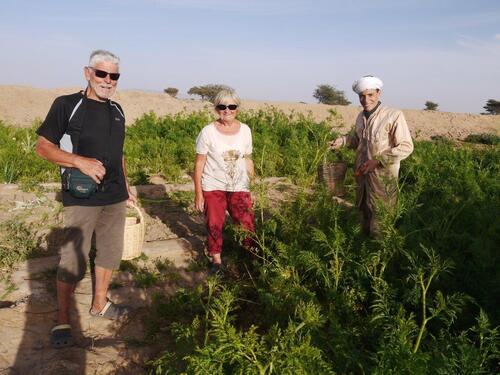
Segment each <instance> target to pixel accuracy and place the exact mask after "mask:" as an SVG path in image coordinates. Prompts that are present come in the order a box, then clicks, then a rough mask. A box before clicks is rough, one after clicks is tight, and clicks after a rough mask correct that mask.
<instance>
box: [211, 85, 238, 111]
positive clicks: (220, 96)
mask: <svg viewBox="0 0 500 375" xmlns="http://www.w3.org/2000/svg"><path fill="white" fill-rule="evenodd" d="M229 101H231V102H233V103H234V104H236V105H237V106H238V107H239V106H240V105H241V99H240V97H239V96H238V94H236V91H234V90H227V89H224V90H221V91H219V92H218V93H217V95H216V96H215V99H214V107H217V106H218V105H219V104H222V103H223V102H226V103H227V102H229ZM231 104H232V103H231Z"/></svg>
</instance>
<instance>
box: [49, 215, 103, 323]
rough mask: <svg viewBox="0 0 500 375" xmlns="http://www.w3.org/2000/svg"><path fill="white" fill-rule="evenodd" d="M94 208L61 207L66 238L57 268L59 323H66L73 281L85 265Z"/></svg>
mask: <svg viewBox="0 0 500 375" xmlns="http://www.w3.org/2000/svg"><path fill="white" fill-rule="evenodd" d="M96 216H97V211H96V210H95V208H94V207H81V206H71V207H65V208H64V226H65V239H64V242H63V244H62V246H61V259H60V261H59V266H58V269H57V284H56V285H57V303H58V307H59V310H58V314H57V321H58V324H69V322H70V318H69V315H70V314H69V310H70V306H71V300H72V296H73V293H74V291H75V288H76V284H77V283H78V282H79V281H80V280H81V279H83V277H84V276H85V271H86V269H87V262H88V259H89V251H90V246H91V240H92V233H93V231H94V224H95V218H96Z"/></svg>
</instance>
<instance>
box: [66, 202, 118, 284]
mask: <svg viewBox="0 0 500 375" xmlns="http://www.w3.org/2000/svg"><path fill="white" fill-rule="evenodd" d="M125 209H126V202H125V201H123V202H120V203H115V204H110V205H107V206H94V207H85V206H69V207H64V228H65V239H64V241H63V244H62V245H61V260H60V262H59V267H58V270H57V280H58V281H62V282H66V283H71V284H73V283H76V282H78V281H80V280H81V279H83V277H84V276H85V272H86V270H87V263H88V261H89V252H90V247H91V243H92V235H93V233H94V232H95V240H96V258H95V265H96V266H98V267H102V268H105V269H109V270H115V269H117V268H118V267H119V265H120V260H121V258H122V253H123V232H124V229H125Z"/></svg>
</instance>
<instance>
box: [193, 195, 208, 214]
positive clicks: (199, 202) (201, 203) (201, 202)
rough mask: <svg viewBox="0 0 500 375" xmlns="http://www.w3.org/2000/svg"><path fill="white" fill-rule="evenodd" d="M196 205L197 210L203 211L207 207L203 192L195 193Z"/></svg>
mask: <svg viewBox="0 0 500 375" xmlns="http://www.w3.org/2000/svg"><path fill="white" fill-rule="evenodd" d="M194 206H195V208H196V210H198V211H200V212H203V211H204V209H205V199H204V198H203V193H195V194H194Z"/></svg>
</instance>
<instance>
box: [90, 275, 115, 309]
mask: <svg viewBox="0 0 500 375" xmlns="http://www.w3.org/2000/svg"><path fill="white" fill-rule="evenodd" d="M94 272H95V292H94V301H93V303H92V311H93V312H96V313H97V312H99V311H102V309H103V308H104V306H105V305H106V302H107V301H108V297H107V295H108V288H109V283H110V282H111V276H112V275H113V270H109V269H106V268H102V267H99V266H95V270H94Z"/></svg>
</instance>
